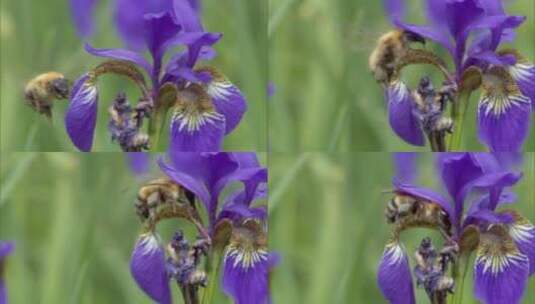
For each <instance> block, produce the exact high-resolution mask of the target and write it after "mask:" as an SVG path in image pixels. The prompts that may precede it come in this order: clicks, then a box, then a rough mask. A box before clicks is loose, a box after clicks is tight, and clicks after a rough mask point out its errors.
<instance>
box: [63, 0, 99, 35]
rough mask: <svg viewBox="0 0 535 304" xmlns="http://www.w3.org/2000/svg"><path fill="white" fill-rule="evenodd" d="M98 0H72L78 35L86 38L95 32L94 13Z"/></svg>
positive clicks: (71, 4) (71, 5)
mask: <svg viewBox="0 0 535 304" xmlns="http://www.w3.org/2000/svg"><path fill="white" fill-rule="evenodd" d="M97 2H98V1H97V0H70V7H71V15H72V19H73V21H74V25H75V26H76V31H77V33H78V35H79V36H80V37H82V38H85V37H87V36H89V35H91V33H92V32H93V27H94V22H93V14H94V11H95V6H96V4H97Z"/></svg>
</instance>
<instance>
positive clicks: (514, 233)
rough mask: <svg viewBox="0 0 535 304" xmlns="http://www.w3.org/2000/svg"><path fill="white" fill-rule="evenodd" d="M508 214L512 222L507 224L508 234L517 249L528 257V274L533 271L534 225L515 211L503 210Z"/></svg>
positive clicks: (534, 249) (534, 271)
mask: <svg viewBox="0 0 535 304" xmlns="http://www.w3.org/2000/svg"><path fill="white" fill-rule="evenodd" d="M503 213H504V214H510V215H512V216H513V218H514V222H513V223H511V224H509V226H508V227H509V234H510V235H511V237H512V238H513V241H515V243H516V246H517V247H518V250H520V252H522V253H523V254H525V255H526V256H527V257H528V259H529V275H530V276H531V275H532V274H534V273H535V226H534V225H533V224H532V223H531V222H530V221H528V220H527V219H526V218H525V217H523V216H521V215H520V214H519V213H518V212H516V211H510V210H507V211H504V212H503Z"/></svg>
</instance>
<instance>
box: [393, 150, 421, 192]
mask: <svg viewBox="0 0 535 304" xmlns="http://www.w3.org/2000/svg"><path fill="white" fill-rule="evenodd" d="M417 160H418V153H414V152H399V153H394V166H395V172H396V176H395V177H394V180H395V181H397V182H399V183H406V184H412V183H414V182H415V181H416V178H417V177H418V168H417Z"/></svg>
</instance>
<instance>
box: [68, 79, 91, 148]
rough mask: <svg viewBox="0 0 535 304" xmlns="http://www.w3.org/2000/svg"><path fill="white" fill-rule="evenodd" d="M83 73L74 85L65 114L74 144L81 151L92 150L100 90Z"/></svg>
mask: <svg viewBox="0 0 535 304" xmlns="http://www.w3.org/2000/svg"><path fill="white" fill-rule="evenodd" d="M88 80H89V76H88V75H87V74H86V75H83V76H82V77H80V78H79V79H78V80H77V81H76V82H75V83H74V86H73V89H72V92H71V97H70V103H69V108H68V109H67V113H66V115H65V127H66V128H67V133H68V134H69V137H70V138H71V141H72V142H73V143H74V145H75V146H76V147H77V148H78V149H79V150H81V151H84V152H88V151H91V147H92V146H93V135H94V132H95V126H96V122H97V104H98V91H97V88H96V86H95V85H94V84H91V83H88Z"/></svg>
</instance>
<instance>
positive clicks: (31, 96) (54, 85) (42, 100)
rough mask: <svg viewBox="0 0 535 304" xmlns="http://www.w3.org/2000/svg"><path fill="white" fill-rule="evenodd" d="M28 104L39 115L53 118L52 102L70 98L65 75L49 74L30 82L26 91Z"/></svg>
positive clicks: (25, 95)
mask: <svg viewBox="0 0 535 304" xmlns="http://www.w3.org/2000/svg"><path fill="white" fill-rule="evenodd" d="M24 97H25V100H26V104H27V105H28V106H30V107H32V108H33V109H34V110H35V111H37V112H38V113H41V114H44V115H46V116H47V117H48V118H51V117H52V101H53V100H54V99H66V98H68V97H69V82H68V81H67V79H65V77H64V76H63V74H60V73H57V72H48V73H44V74H41V75H39V76H37V77H35V78H34V79H32V80H30V81H29V82H28V84H27V85H26V87H25V89H24Z"/></svg>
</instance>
